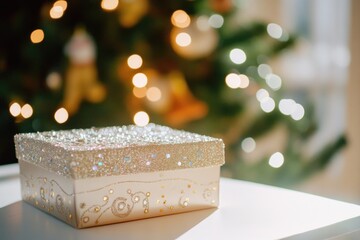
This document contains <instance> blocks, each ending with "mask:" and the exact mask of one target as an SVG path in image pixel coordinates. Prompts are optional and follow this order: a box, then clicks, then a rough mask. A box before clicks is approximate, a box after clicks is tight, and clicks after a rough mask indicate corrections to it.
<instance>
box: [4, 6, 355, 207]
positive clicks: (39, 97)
mask: <svg viewBox="0 0 360 240" xmlns="http://www.w3.org/2000/svg"><path fill="white" fill-rule="evenodd" d="M356 10H358V12H359V11H360V4H359V2H356V1H353V2H352V1H350V0H342V1H340V0H326V1H325V0H316V1H310V0H276V1H271V2H270V1H265V0H251V1H250V0H187V1H159V0H88V1H80V0H72V1H68V2H67V1H64V0H59V1H47V0H34V1H25V2H23V1H19V0H14V1H11V2H2V3H0V12H1V16H2V21H1V22H0V25H1V30H2V33H1V38H0V106H1V107H0V111H1V112H0V132H1V138H0V164H9V163H13V162H16V161H17V160H16V158H15V153H14V143H13V135H14V134H16V133H22V132H36V131H49V130H61V129H71V128H88V127H92V126H95V127H104V126H113V125H123V124H136V125H139V126H145V125H146V124H148V123H149V122H154V123H158V124H162V125H167V126H170V127H173V128H177V129H185V130H188V131H192V132H196V133H200V134H206V135H211V136H215V137H220V138H222V139H223V140H224V142H225V144H226V165H225V166H224V167H223V168H222V175H223V176H225V177H231V178H236V179H243V180H248V181H254V182H260V183H265V184H270V185H276V186H281V187H286V188H292V189H296V190H301V191H305V192H310V193H314V194H319V195H323V196H328V197H332V198H337V199H341V200H346V201H352V202H356V203H360V174H359V170H360V163H359V160H358V159H357V158H358V156H359V152H360V140H359V133H360V132H359V126H358V123H359V122H360V119H359V118H360V112H359V110H360V109H359V107H358V104H359V103H360V99H359V94H358V90H360V86H359V81H357V80H356V78H357V76H359V75H360V70H359V68H357V67H356V66H357V65H359V64H360V51H359V46H358V42H360V28H359V25H357V24H358V23H359V22H360V19H359V18H360V17H359V16H356V14H355V13H356Z"/></svg>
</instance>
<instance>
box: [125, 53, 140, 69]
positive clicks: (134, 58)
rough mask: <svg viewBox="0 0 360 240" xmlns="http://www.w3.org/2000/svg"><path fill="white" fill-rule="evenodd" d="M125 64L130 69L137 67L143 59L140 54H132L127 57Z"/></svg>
mask: <svg viewBox="0 0 360 240" xmlns="http://www.w3.org/2000/svg"><path fill="white" fill-rule="evenodd" d="M127 64H128V66H129V68H131V69H139V68H140V67H141V66H142V64H143V60H142V58H141V56H140V55H138V54H133V55H131V56H130V57H129V58H128V59H127Z"/></svg>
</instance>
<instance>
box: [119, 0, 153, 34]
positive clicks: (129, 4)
mask: <svg viewBox="0 0 360 240" xmlns="http://www.w3.org/2000/svg"><path fill="white" fill-rule="evenodd" d="M118 9H119V22H120V24H121V25H122V26H123V27H127V28H130V27H133V26H134V25H136V24H137V23H138V22H139V21H140V20H141V18H142V17H143V16H144V15H145V14H146V13H147V12H148V9H149V3H148V0H120V1H119V6H118Z"/></svg>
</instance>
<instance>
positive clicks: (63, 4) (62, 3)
mask: <svg viewBox="0 0 360 240" xmlns="http://www.w3.org/2000/svg"><path fill="white" fill-rule="evenodd" d="M53 6H54V7H61V8H62V10H63V11H65V10H66V8H67V2H66V1H64V0H60V1H56V2H54V5H53Z"/></svg>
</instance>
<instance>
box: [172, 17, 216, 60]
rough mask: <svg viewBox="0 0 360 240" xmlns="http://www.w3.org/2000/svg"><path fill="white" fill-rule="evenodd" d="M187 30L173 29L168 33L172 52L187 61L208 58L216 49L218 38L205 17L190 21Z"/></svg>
mask: <svg viewBox="0 0 360 240" xmlns="http://www.w3.org/2000/svg"><path fill="white" fill-rule="evenodd" d="M191 20H192V21H191V24H190V26H189V27H187V28H177V27H174V28H173V29H172V30H171V33H170V42H171V46H172V48H173V49H174V51H175V52H176V53H177V54H178V55H180V56H182V57H184V58H188V59H198V58H203V57H206V56H209V55H210V54H211V53H212V52H213V51H214V50H215V48H216V46H217V44H218V41H219V37H218V33H217V32H216V30H215V29H213V28H212V27H211V26H210V25H209V23H208V18H207V17H205V16H201V17H197V18H193V19H191Z"/></svg>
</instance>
